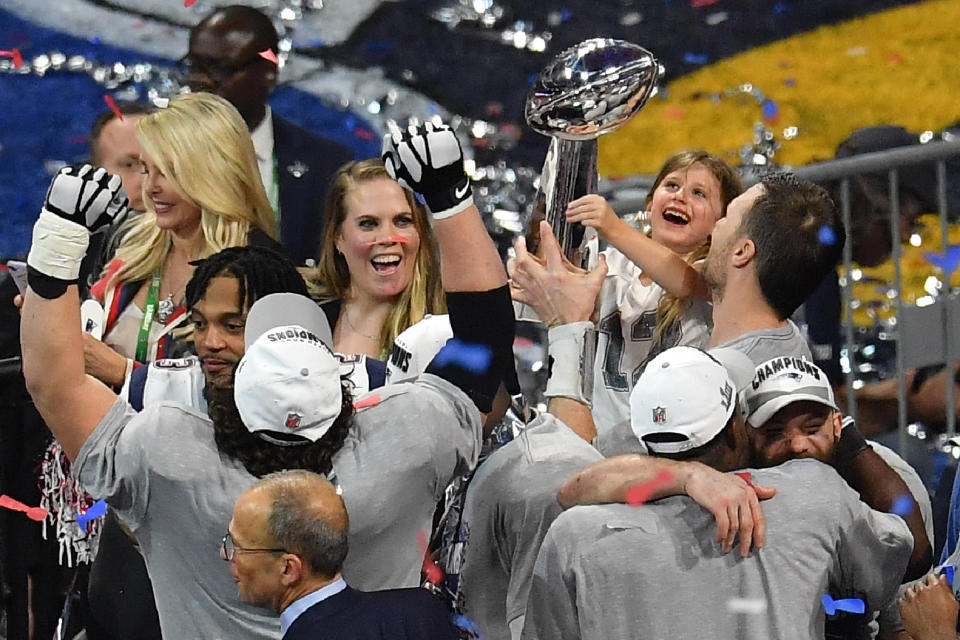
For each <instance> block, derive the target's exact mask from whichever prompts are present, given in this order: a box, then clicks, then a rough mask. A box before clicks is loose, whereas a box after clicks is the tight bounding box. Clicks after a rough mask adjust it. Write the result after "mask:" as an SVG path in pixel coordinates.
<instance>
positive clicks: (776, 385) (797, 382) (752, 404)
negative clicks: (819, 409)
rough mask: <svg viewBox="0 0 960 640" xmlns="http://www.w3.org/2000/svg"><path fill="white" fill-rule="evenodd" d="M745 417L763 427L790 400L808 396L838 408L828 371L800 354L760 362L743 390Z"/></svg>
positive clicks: (795, 400)
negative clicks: (804, 358)
mask: <svg viewBox="0 0 960 640" xmlns="http://www.w3.org/2000/svg"><path fill="white" fill-rule="evenodd" d="M741 396H742V401H743V405H744V419H746V421H747V423H748V424H749V425H750V426H751V427H757V428H759V427H762V426H763V425H764V424H766V422H767V420H769V419H770V418H772V417H773V416H774V415H775V414H776V413H777V411H780V409H783V408H784V407H785V406H787V405H788V404H792V403H794V402H799V401H801V400H809V401H810V402H816V403H819V404H822V405H824V406H827V407H829V408H831V409H833V410H834V411H839V410H840V409H839V408H838V407H837V401H836V399H835V398H834V396H833V388H832V387H831V386H830V381H829V380H828V379H827V374H825V373H824V372H823V370H822V369H820V367H818V366H817V365H815V364H813V363H812V362H807V361H806V360H802V359H800V358H791V357H781V358H773V359H772V360H767V361H766V362H764V363H763V364H760V365H759V366H757V368H756V371H755V373H754V376H753V380H752V381H751V382H750V384H748V385H747V386H746V388H744V389H743V390H742V391H741Z"/></svg>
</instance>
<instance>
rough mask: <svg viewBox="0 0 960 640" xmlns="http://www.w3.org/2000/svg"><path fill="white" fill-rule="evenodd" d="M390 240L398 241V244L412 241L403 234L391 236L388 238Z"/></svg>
mask: <svg viewBox="0 0 960 640" xmlns="http://www.w3.org/2000/svg"><path fill="white" fill-rule="evenodd" d="M387 239H388V240H389V241H390V242H396V243H397V244H407V243H408V242H410V240H409V239H407V238H404V237H403V236H390V237H389V238H387Z"/></svg>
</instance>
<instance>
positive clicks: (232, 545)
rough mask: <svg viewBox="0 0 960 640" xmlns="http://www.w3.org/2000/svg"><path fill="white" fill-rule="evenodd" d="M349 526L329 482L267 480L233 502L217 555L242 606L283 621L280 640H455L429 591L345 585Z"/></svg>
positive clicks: (290, 476) (304, 476)
mask: <svg viewBox="0 0 960 640" xmlns="http://www.w3.org/2000/svg"><path fill="white" fill-rule="evenodd" d="M349 527H350V521H349V518H348V517H347V509H346V506H345V505H344V503H343V499H341V497H340V496H339V494H338V493H337V490H336V489H335V488H334V487H333V485H332V484H330V482H329V481H328V480H327V479H326V478H324V477H323V476H320V475H317V474H315V473H312V472H310V471H302V470H298V471H281V472H277V473H271V474H270V475H267V476H265V477H263V478H262V479H261V480H260V481H259V482H257V483H256V484H254V485H253V486H252V487H251V488H250V489H248V490H247V491H246V492H245V493H244V494H242V495H241V496H240V498H239V499H237V502H236V505H235V506H234V509H233V519H232V520H231V521H230V526H229V528H228V530H227V535H225V536H224V537H223V544H222V545H221V548H220V556H221V557H222V558H223V559H224V560H227V561H229V562H230V573H231V574H232V575H233V579H234V580H235V581H236V583H237V592H238V597H239V599H240V600H241V601H242V602H246V603H247V604H252V605H254V606H257V607H263V608H267V609H272V610H273V611H275V612H277V613H278V614H280V626H281V632H282V633H283V640H308V639H309V640H322V639H323V638H337V639H338V640H378V639H381V638H382V639H386V638H423V639H425V640H432V639H436V640H441V639H442V640H455V639H456V638H457V632H456V630H455V629H454V627H453V626H452V624H451V622H450V614H449V612H448V611H447V609H446V607H445V605H444V604H443V603H442V602H441V601H440V600H438V599H437V598H435V597H434V596H433V595H431V594H430V593H428V592H427V591H425V590H423V589H419V588H413V589H392V590H388V591H374V592H363V591H357V590H355V589H351V588H350V587H348V586H347V583H346V582H345V581H344V579H343V577H342V576H341V574H340V571H341V569H342V567H343V560H344V558H346V556H347V532H348V530H349Z"/></svg>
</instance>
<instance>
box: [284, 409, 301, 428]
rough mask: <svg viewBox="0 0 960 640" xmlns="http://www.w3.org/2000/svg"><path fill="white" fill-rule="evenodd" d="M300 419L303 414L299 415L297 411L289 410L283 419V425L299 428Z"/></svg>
mask: <svg viewBox="0 0 960 640" xmlns="http://www.w3.org/2000/svg"><path fill="white" fill-rule="evenodd" d="M302 419H303V416H301V415H300V414H299V413H294V412H293V411H291V412H290V413H288V414H287V419H286V420H285V421H284V423H283V426H285V427H286V428H287V429H299V428H300V420H302Z"/></svg>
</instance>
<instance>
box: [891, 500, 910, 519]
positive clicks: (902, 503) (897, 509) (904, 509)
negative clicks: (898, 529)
mask: <svg viewBox="0 0 960 640" xmlns="http://www.w3.org/2000/svg"><path fill="white" fill-rule="evenodd" d="M911 511H913V498H911V497H910V496H897V499H896V500H894V501H893V508H892V509H890V513H895V514H897V515H898V516H901V517H902V516H908V515H910V512H911Z"/></svg>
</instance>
